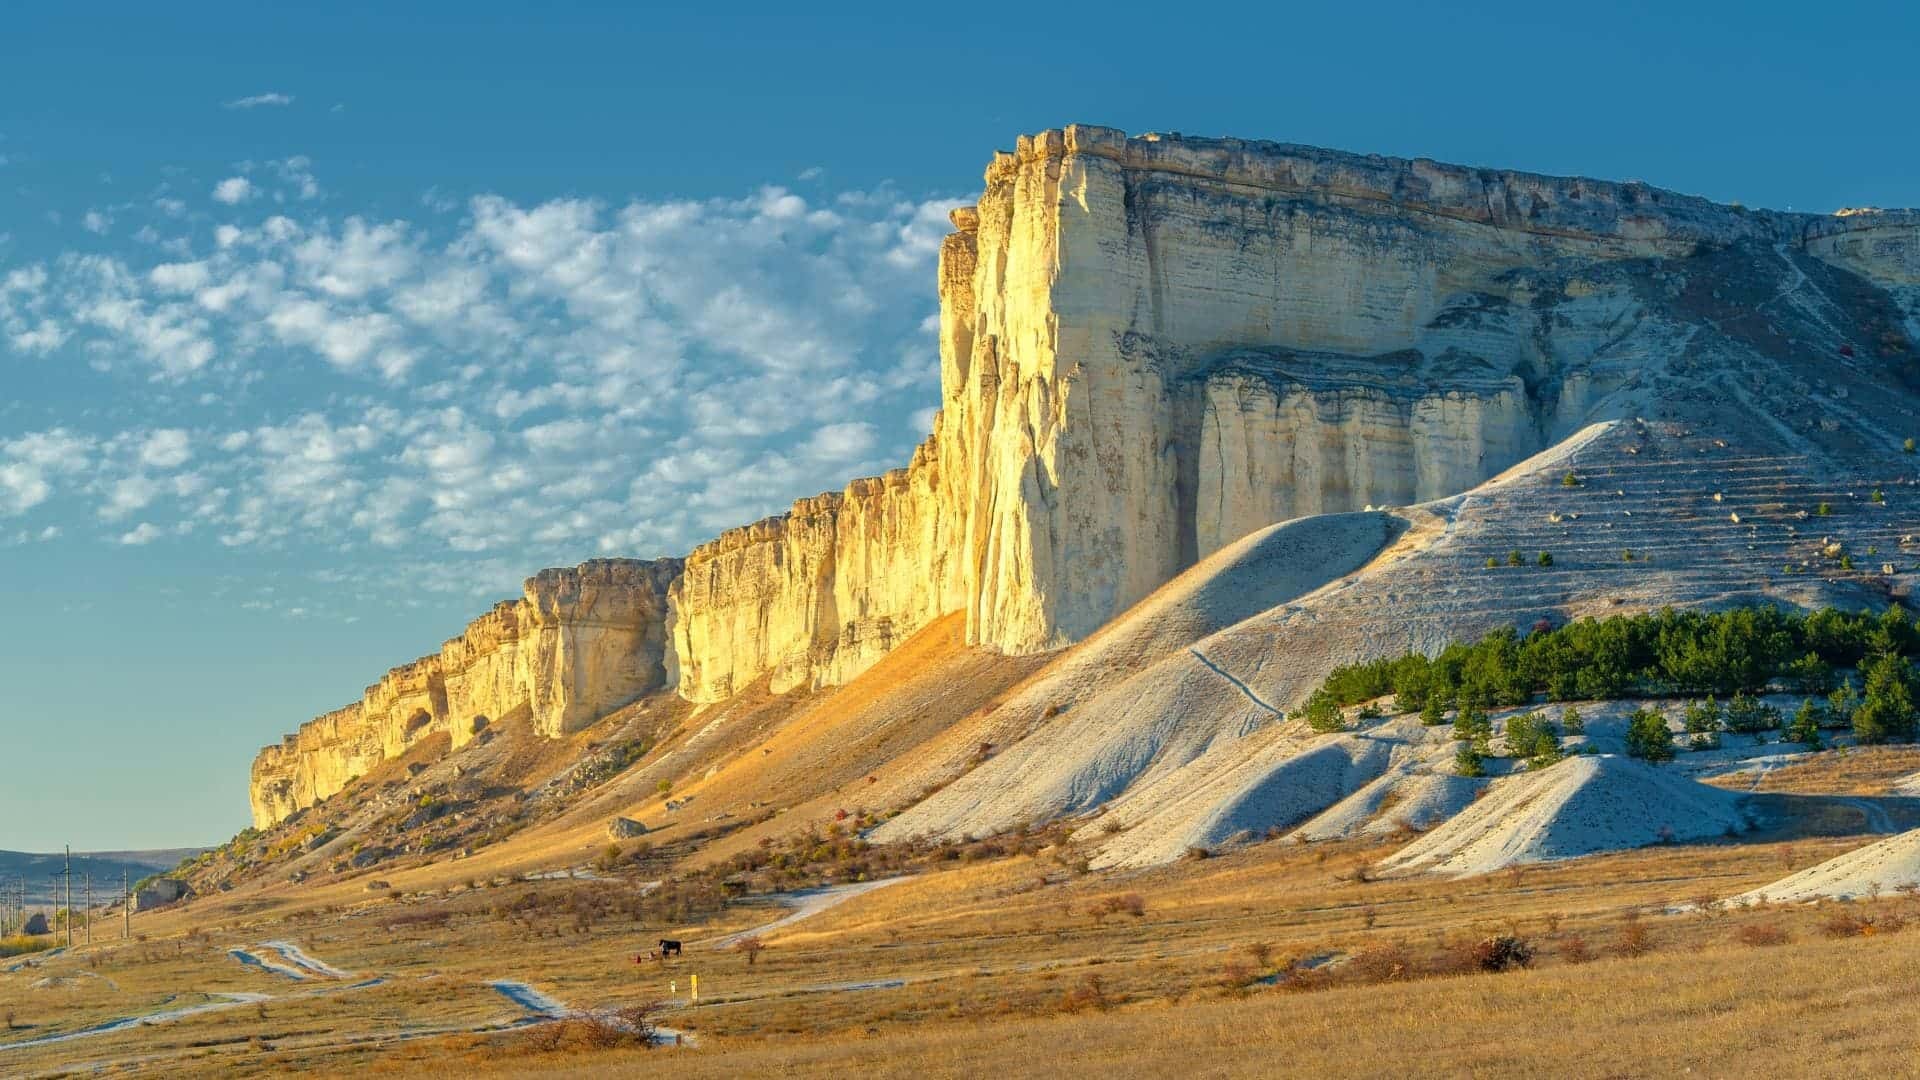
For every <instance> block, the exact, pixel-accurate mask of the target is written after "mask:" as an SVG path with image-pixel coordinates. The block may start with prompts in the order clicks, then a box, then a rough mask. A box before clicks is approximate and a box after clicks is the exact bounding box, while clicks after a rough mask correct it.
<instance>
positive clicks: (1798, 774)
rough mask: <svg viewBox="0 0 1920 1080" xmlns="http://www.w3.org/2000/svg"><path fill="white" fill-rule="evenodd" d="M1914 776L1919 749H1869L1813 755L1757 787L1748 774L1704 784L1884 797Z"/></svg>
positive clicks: (1918, 769)
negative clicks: (1895, 786)
mask: <svg viewBox="0 0 1920 1080" xmlns="http://www.w3.org/2000/svg"><path fill="white" fill-rule="evenodd" d="M1916 772H1920V746H1872V747H1867V748H1864V749H1854V748H1849V749H1846V750H1836V751H1830V752H1827V753H1823V754H1815V755H1813V756H1812V757H1811V758H1809V759H1808V760H1806V761H1799V762H1795V763H1794V764H1791V765H1786V766H1782V767H1780V768H1778V769H1774V770H1772V771H1770V772H1768V773H1767V774H1766V775H1764V776H1762V777H1761V778H1760V784H1759V786H1758V787H1754V785H1753V775H1752V774H1751V773H1734V774H1731V775H1729V776H1724V777H1717V778H1715V779H1714V780H1710V781H1708V783H1718V784H1720V785H1722V786H1724V787H1730V788H1734V789H1736V790H1739V791H1749V790H1751V791H1761V792H1779V793H1786V794H1796V795H1887V794H1890V793H1892V789H1893V785H1894V783H1895V782H1896V781H1899V780H1903V779H1905V778H1907V777H1909V776H1912V775H1913V774H1914V773H1916Z"/></svg>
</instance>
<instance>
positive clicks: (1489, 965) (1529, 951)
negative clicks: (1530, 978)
mask: <svg viewBox="0 0 1920 1080" xmlns="http://www.w3.org/2000/svg"><path fill="white" fill-rule="evenodd" d="M1463 959H1464V960H1466V961H1467V963H1468V964H1470V965H1471V966H1473V967H1476V968H1479V969H1480V970H1481V971H1509V970H1511V969H1513V968H1523V967H1526V966H1527V965H1529V964H1531V963H1533V946H1532V945H1530V944H1528V943H1527V942H1526V941H1524V940H1522V939H1521V938H1517V937H1514V936H1513V935H1511V934H1503V935H1500V936H1497V937H1490V938H1484V939H1482V940H1480V941H1477V942H1474V943H1473V944H1471V945H1469V946H1467V947H1466V952H1465V954H1464V957H1463Z"/></svg>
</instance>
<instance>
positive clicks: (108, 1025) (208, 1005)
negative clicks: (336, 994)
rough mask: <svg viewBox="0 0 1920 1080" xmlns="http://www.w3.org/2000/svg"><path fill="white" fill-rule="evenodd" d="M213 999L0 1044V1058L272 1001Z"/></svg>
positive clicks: (261, 997) (265, 997) (237, 996)
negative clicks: (60, 1032) (19, 1052)
mask: <svg viewBox="0 0 1920 1080" xmlns="http://www.w3.org/2000/svg"><path fill="white" fill-rule="evenodd" d="M214 996H215V997H217V998H218V1000H216V1001H207V1002H202V1003H201V1004H199V1005H183V1006H181V1007H180V1008H177V1009H162V1010H161V1011H159V1012H151V1013H144V1014H142V1015H140V1016H123V1017H121V1018H119V1019H117V1020H108V1021H106V1022H105V1023H100V1024H95V1025H93V1026H92V1027H85V1028H81V1029H80V1030H79V1031H68V1032H64V1033H62V1034H59V1035H44V1036H41V1037H40V1038H38V1039H27V1040H25V1041H23V1042H12V1043H0V1054H4V1053H6V1052H7V1051H9V1050H25V1049H29V1048H31V1047H35V1046H52V1045H53V1044H55V1043H64V1042H73V1041H75V1040H77V1039H88V1038H93V1037H95V1036H99V1035H111V1034H112V1033H114V1032H116V1031H125V1030H127V1029H128V1028H136V1027H143V1026H145V1025H147V1024H164V1023H167V1022H169V1021H172V1020H180V1019H183V1018H185V1017H188V1016H199V1015H200V1014H202V1013H210V1012H218V1011H220V1010H221V1009H231V1008H233V1007H235V1006H237V1005H257V1004H259V1003H260V1002H263V1001H272V1000H273V995H272V994H251V993H228V994H218V995H214Z"/></svg>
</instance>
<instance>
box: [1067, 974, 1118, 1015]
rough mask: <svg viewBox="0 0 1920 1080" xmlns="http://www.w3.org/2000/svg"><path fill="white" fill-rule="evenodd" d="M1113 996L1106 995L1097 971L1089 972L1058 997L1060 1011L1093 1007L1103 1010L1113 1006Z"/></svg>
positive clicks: (1074, 1010) (1073, 1010) (1076, 1010)
mask: <svg viewBox="0 0 1920 1080" xmlns="http://www.w3.org/2000/svg"><path fill="white" fill-rule="evenodd" d="M1113 1004H1114V1002H1113V998H1112V997H1110V996H1108V994H1107V989H1106V987H1105V986H1104V985H1103V984H1102V983H1101V981H1100V976H1099V974H1098V973H1090V974H1088V975H1087V977H1086V978H1084V979H1082V980H1081V981H1080V985H1079V986H1076V987H1074V988H1073V989H1071V990H1068V991H1067V992H1066V993H1065V994H1064V995H1062V996H1061V998H1060V1011H1061V1012H1080V1011H1081V1010H1083V1009H1095V1010H1098V1011H1100V1012H1105V1011H1107V1010H1108V1009H1110V1008H1112V1007H1113Z"/></svg>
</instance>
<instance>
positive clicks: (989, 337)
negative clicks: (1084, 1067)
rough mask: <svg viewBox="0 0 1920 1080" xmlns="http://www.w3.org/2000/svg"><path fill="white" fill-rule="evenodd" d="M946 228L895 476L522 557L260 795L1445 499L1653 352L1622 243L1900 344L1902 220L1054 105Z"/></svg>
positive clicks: (837, 668) (1051, 634) (1036, 644)
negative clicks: (690, 543)
mask: <svg viewBox="0 0 1920 1080" xmlns="http://www.w3.org/2000/svg"><path fill="white" fill-rule="evenodd" d="M953 223H954V227H955V231H954V232H953V233H952V234H951V235H949V236H948V237H947V238H946V240H945V241H944V243H943V245H942V248H941V253H940V263H939V273H938V289H939V299H940V330H939V347H940V366H941V383H942V388H941V402H940V405H941V408H940V412H939V414H938V419H937V420H936V422H935V425H934V430H933V432H932V433H931V435H930V436H929V438H928V439H927V441H926V442H924V443H923V444H922V445H921V446H920V447H919V448H918V449H917V450H916V452H915V454H914V456H913V459H912V461H911V462H910V463H909V465H908V466H907V467H906V468H904V469H899V470H894V471H893V472H889V473H887V474H886V475H885V476H882V477H878V478H872V479H863V480H855V481H853V482H852V483H850V484H849V485H847V486H846V488H845V489H844V490H841V491H838V492H830V493H827V494H823V495H820V496H816V497H813V498H809V499H803V500H800V501H799V502H797V503H795V504H794V506H793V508H792V509H791V510H790V511H789V512H788V513H786V514H783V515H780V516H778V517H773V518H769V519H766V520H764V521H761V522H758V523H755V524H752V525H748V526H745V527H743V528H739V529H734V530H731V531H729V532H727V533H725V534H723V535H722V536H720V537H718V538H717V539H715V540H714V541H712V542H710V543H707V544H703V545H701V546H699V547H697V548H695V549H694V550H693V551H692V552H691V553H689V555H688V557H687V559H686V560H685V563H684V573H682V572H681V564H680V563H679V562H678V561H677V560H663V561H662V562H659V563H653V564H608V565H620V566H634V567H645V568H646V569H645V570H644V571H638V570H636V571H633V572H632V573H633V576H631V577H620V578H619V580H618V581H617V582H614V583H611V584H605V583H603V584H592V583H590V582H589V581H588V580H587V579H588V578H590V577H592V576H593V575H591V574H589V573H588V572H587V568H585V567H583V568H581V570H580V571H579V572H578V573H580V574H581V575H583V576H582V577H581V579H580V580H579V581H578V582H576V583H574V584H573V585H566V584H565V583H559V582H556V583H555V586H554V591H553V595H555V596H559V595H570V596H574V597H575V599H573V600H571V601H567V602H564V603H563V602H559V601H554V602H552V603H548V602H546V601H544V600H541V599H537V598H536V593H539V595H540V596H542V597H544V596H546V595H547V594H548V590H547V589H546V588H545V587H544V586H543V587H542V588H540V589H536V588H535V586H534V582H529V588H528V595H527V598H526V599H525V600H523V601H517V602H515V603H513V604H510V605H503V606H502V607H501V608H497V609H496V610H495V611H494V612H492V613H490V614H489V615H487V616H485V617H483V618H482V619H481V620H479V621H477V622H476V623H474V624H473V626H472V627H470V628H469V630H468V632H467V633H466V634H465V635H463V636H462V637H461V638H458V639H455V640H454V641H451V642H449V643H448V644H447V646H446V648H445V649H443V650H442V652H441V653H440V654H439V655H438V656H436V657H429V658H427V659H426V660H423V661H420V662H419V663H417V664H415V665H409V666H408V667H406V668H401V669H396V670H395V672H394V673H392V674H390V675H389V676H388V678H387V679H384V680H382V682H381V683H380V684H378V685H376V686H375V687H373V688H370V689H369V690H368V692H367V694H366V696H365V698H364V699H363V701H362V702H361V704H359V705H357V706H350V707H349V708H348V709H345V710H340V711H339V712H336V713H330V714H328V715H327V716H326V717H322V718H320V719H318V720H315V721H313V722H311V723H310V724H308V725H306V726H305V727H303V728H302V729H301V732H300V733H299V734H298V735H296V736H290V737H289V739H288V740H287V742H286V743H285V745H284V746H281V747H270V748H268V750H267V751H264V752H263V753H262V756H261V759H260V760H259V761H258V762H256V765H255V778H256V783H255V815H256V818H257V819H259V820H263V821H264V820H275V819H277V818H279V817H284V816H285V815H286V814H287V813H290V812H292V809H289V808H298V807H299V806H304V805H310V804H311V803H312V802H313V801H314V800H315V799H317V798H324V797H325V796H326V795H327V794H330V793H332V792H334V791H338V790H340V788H341V786H342V785H343V784H344V783H345V782H346V781H347V779H349V778H350V777H351V776H354V775H359V774H360V773H363V772H364V771H365V770H366V769H367V768H370V767H371V766H372V765H373V764H377V763H378V761H379V760H382V759H384V758H387V757H391V756H393V755H394V754H396V753H400V752H404V750H405V749H406V747H408V746H410V745H412V744H413V743H415V742H417V741H418V740H419V738H421V737H422V736H423V735H425V734H428V733H432V732H435V731H439V730H446V731H448V732H449V735H450V737H451V739H452V740H453V742H454V743H455V744H456V745H457V744H458V743H460V742H462V741H464V740H466V739H468V738H471V737H472V736H473V734H474V731H475V724H476V722H477V721H479V720H481V719H485V720H487V721H490V722H499V721H501V720H503V719H505V718H508V717H510V716H515V715H519V714H521V713H524V715H525V716H526V718H527V722H528V723H531V724H532V725H533V726H534V727H535V728H536V729H537V730H539V731H541V732H542V733H545V734H548V735H557V734H563V733H566V732H568V731H572V730H576V729H577V728H578V727H580V726H581V725H583V724H586V723H590V722H592V720H593V719H595V718H596V717H597V716H598V715H601V714H604V712H606V711H607V710H608V709H610V708H612V707H617V705H618V704H620V703H623V702H625V701H629V700H632V699H633V698H634V697H635V696H637V695H638V694H641V693H644V692H646V691H647V690H649V689H652V688H654V687H656V686H662V685H668V686H672V687H674V688H675V689H677V691H678V692H679V693H680V694H681V695H682V696H684V697H686V698H688V699H691V700H695V701H719V700H723V699H725V698H727V697H729V696H731V695H734V694H737V693H739V692H741V691H742V690H743V689H745V688H747V687H749V686H751V685H754V684H755V683H757V682H759V681H760V680H763V679H764V680H766V683H767V686H768V687H769V688H770V689H771V690H772V691H774V692H776V693H777V692H783V691H786V690H789V689H793V688H795V687H819V686H827V685H833V684H836V683H842V682H845V681H847V680H849V679H851V678H853V677H855V676H857V675H858V674H859V673H860V672H862V671H864V670H865V669H866V668H867V667H869V666H871V665H872V664H873V663H874V662H875V661H877V660H878V659H879V658H880V657H881V656H883V655H885V654H886V653H887V652H888V651H890V650H891V649H892V648H893V647H894V646H895V645H897V644H898V643H899V642H901V641H903V640H905V639H906V638H907V637H908V636H909V635H911V634H912V633H914V632H915V631H916V630H918V629H920V628H922V627H924V626H925V625H927V624H928V623H930V622H931V621H932V620H933V619H935V618H937V617H939V616H941V615H944V614H948V613H951V612H956V611H960V612H965V615H966V634H967V639H968V641H969V642H971V643H974V644H980V645H985V646H988V647H991V648H994V649H998V650H1002V651H1005V652H1009V653H1030V652H1036V651H1043V650H1048V649H1053V648H1057V647H1060V646H1063V645H1065V644H1068V643H1071V642H1073V641H1077V640H1080V639H1082V638H1084V637H1086V636H1087V635H1088V634H1090V633H1091V632H1093V631H1094V630H1095V629H1097V628H1098V627H1099V626H1101V625H1102V624H1104V623H1106V622H1107V621H1108V620H1110V619H1111V618H1113V617H1114V616H1115V615H1116V614H1118V613H1119V612H1121V611H1123V610H1125V609H1126V608H1128V607H1129V606H1131V605H1133V604H1134V603H1136V602H1138V601H1139V600H1141V599H1142V598H1143V597H1145V596H1147V595H1148V594H1149V593H1150V592H1151V591H1152V590H1154V589H1155V588H1157V587H1159V586H1160V585H1162V584H1163V583H1165V582H1167V581H1169V580H1171V579H1172V578H1173V577H1174V576H1175V575H1176V574H1177V573H1179V572H1180V571H1181V570H1182V569H1184V568H1186V567H1188V566H1191V565H1193V564H1194V563H1195V562H1196V561H1197V560H1199V559H1201V558H1202V557H1204V556H1206V555H1208V554H1209V553H1211V552H1215V551H1218V550H1220V549H1221V548H1223V547H1225V546H1226V545H1228V544H1230V543H1231V542H1232V541H1234V540H1235V539H1237V538H1239V537H1241V536H1244V535H1246V534H1247V533H1249V532H1250V531H1252V530H1254V529H1257V528H1260V527H1263V526H1265V525H1267V524H1270V523H1272V522H1274V521H1276V520H1282V519H1286V518H1289V517H1294V516H1299V515H1306V514H1316V513H1327V512H1335V511H1345V510H1356V509H1360V508H1362V507H1365V506H1369V505H1373V506H1380V505H1404V504H1407V503H1411V502H1415V501H1419V500H1425V499H1430V498H1434V497H1437V496H1441V495H1446V494H1450V493H1453V492H1458V491H1462V490H1465V489H1467V488H1469V487H1471V486H1473V485H1474V484H1476V483H1478V482H1480V481H1482V480H1485V479H1486V478H1488V477H1490V476H1493V475H1495V474H1496V473H1498V472H1500V471H1501V470H1502V469H1504V468H1506V467H1507V466H1508V465H1511V464H1512V463H1514V462H1516V461H1519V460H1520V459H1522V458H1524V457H1526V456H1527V455H1529V454H1532V453H1535V452H1537V451H1539V450H1540V449H1542V448H1543V447H1546V446H1549V445H1552V444H1553V443H1554V442H1555V441H1557V440H1558V439H1560V438H1562V437H1564V436H1565V435H1566V433H1568V432H1570V431H1572V430H1574V429H1575V428H1577V427H1579V426H1581V425H1582V424H1584V423H1585V422H1587V421H1589V420H1592V419H1599V418H1604V416H1605V415H1607V414H1608V410H1610V409H1616V408H1618V407H1620V406H1619V403H1618V402H1616V401H1615V399H1614V397H1613V396H1612V395H1613V393H1614V391H1615V390H1616V389H1617V388H1618V387H1620V386H1621V385H1623V384H1625V383H1626V382H1627V381H1628V378H1629V376H1630V375H1631V373H1632V370H1633V366H1634V365H1635V364H1636V363H1638V362H1639V359H1638V358H1640V357H1643V356H1644V354H1645V350H1646V349H1647V348H1649V347H1666V345H1668V344H1672V346H1673V347H1675V348H1678V347H1680V343H1677V342H1675V343H1667V342H1653V343H1649V342H1646V341H1638V342H1636V343H1635V345H1634V347H1633V348H1631V349H1623V348H1622V347H1621V342H1622V340H1623V334H1626V333H1627V332H1628V331H1630V329H1631V328H1632V327H1634V326H1636V325H1638V324H1639V322H1640V320H1641V315H1642V304H1643V302H1644V297H1643V296H1642V294H1641V292H1640V291H1639V290H1640V289H1641V288H1643V287H1644V284H1645V281H1646V280H1647V273H1646V272H1644V271H1643V272H1642V273H1640V275H1639V276H1638V277H1631V276H1630V275H1627V274H1626V273H1625V272H1624V271H1621V270H1620V269H1619V268H1620V267H1623V266H1626V265H1628V264H1634V265H1638V266H1641V267H1643V268H1644V267H1645V266H1649V265H1652V264H1653V263H1655V262H1657V261H1658V260H1680V259H1685V258H1689V257H1692V256H1694V255H1695V254H1696V253H1698V252H1701V251H1707V250H1717V249H1726V248H1732V247H1735V246H1738V245H1746V246H1751V247H1753V248H1754V249H1755V250H1757V251H1761V252H1768V249H1769V248H1772V249H1774V250H1778V251H1781V252H1785V251H1787V250H1789V249H1798V250H1800V251H1804V252H1805V253H1807V254H1811V255H1813V256H1815V257H1817V258H1820V259H1823V260H1826V261H1828V262H1830V263H1833V264H1834V265H1837V266H1841V267H1844V268H1846V269H1848V270H1850V271H1852V272H1854V273H1856V274H1859V275H1862V276H1863V277H1864V278H1865V279H1868V280H1870V281H1871V282H1873V283H1874V287H1877V288H1880V289H1882V290H1884V291H1885V292H1886V294H1887V295H1889V296H1890V297H1891V298H1892V300H1893V301H1894V304H1895V305H1896V306H1897V307H1898V310H1899V312H1900V315H1899V318H1904V321H1905V323H1906V326H1907V330H1906V333H1907V334H1908V335H1910V336H1920V215H1916V214H1915V213H1914V212H1912V211H1893V212H1880V211H1873V212H1858V213H1846V214H1841V215H1832V216H1817V215H1805V214H1779V213H1772V212H1766V211H1746V210H1742V209H1739V208H1735V207H1727V206H1721V205H1717V204H1714V203H1711V202H1708V201H1707V200H1704V199H1699V198H1695V197H1691V196H1685V195H1679V194H1675V193H1673V192H1667V191H1662V190H1660V189H1657V188H1653V187H1649V186H1647V185H1644V184H1638V183H1630V184H1616V183H1608V182H1603V181H1594V180H1586V179H1580V178H1566V177H1545V176H1535V175H1530V174H1525V173H1516V172H1509V171H1501V170H1491V169H1480V168H1470V167H1464V166H1455V165H1445V164H1440V163H1436V162H1431V161H1425V160H1414V161H1409V160H1403V159H1395V158H1385V157H1377V156H1362V155H1354V154H1345V153H1339V152H1334V151H1327V150H1320V149H1315V148H1311V147H1302V146H1291V145H1279V144H1272V143H1258V142H1245V141H1241V140H1235V139H1198V138H1186V137H1179V136H1155V135H1147V136H1141V137H1135V138H1129V137H1127V136H1126V135H1125V134H1124V133H1122V132H1119V131H1114V130H1112V129H1107V128H1098V127H1088V126H1073V127H1068V128H1065V129H1063V130H1055V131H1048V132H1043V133H1041V134H1039V135H1035V136H1031V137H1023V138H1021V139H1020V140H1019V141H1018V144H1017V146H1016V148H1015V149H1014V150H1013V151H1012V152H1010V153H1001V154H997V155H996V156H995V157H994V159H993V161H992V163H991V164H990V165H989V167H988V169H987V171H986V176H985V190H984V192H983V193H982V195H981V198H980V200H979V202H978V204H977V205H976V206H973V207H968V208H964V209H961V210H957V211H955V212H954V214H953ZM1768 257H1772V256H1771V253H1768ZM1893 321H1898V319H1894V320H1893ZM1897 330H1898V327H1895V326H1893V325H1892V322H1890V323H1889V325H1888V327H1887V328H1884V329H1883V331H1882V332H1889V333H1890V332H1895V331H1897ZM1872 344H1873V343H1872V342H1864V343H1863V347H1872ZM596 565H600V564H589V567H592V566H596ZM543 577H545V575H543ZM539 580H541V579H538V578H537V579H535V581H539ZM594 580H595V581H598V580H599V579H597V578H595V579H594ZM610 580H611V579H610ZM568 589H572V590H573V591H572V592H568V591H567V590H568ZM355 710H358V711H357V712H356V711H355ZM309 759H311V760H309Z"/></svg>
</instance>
